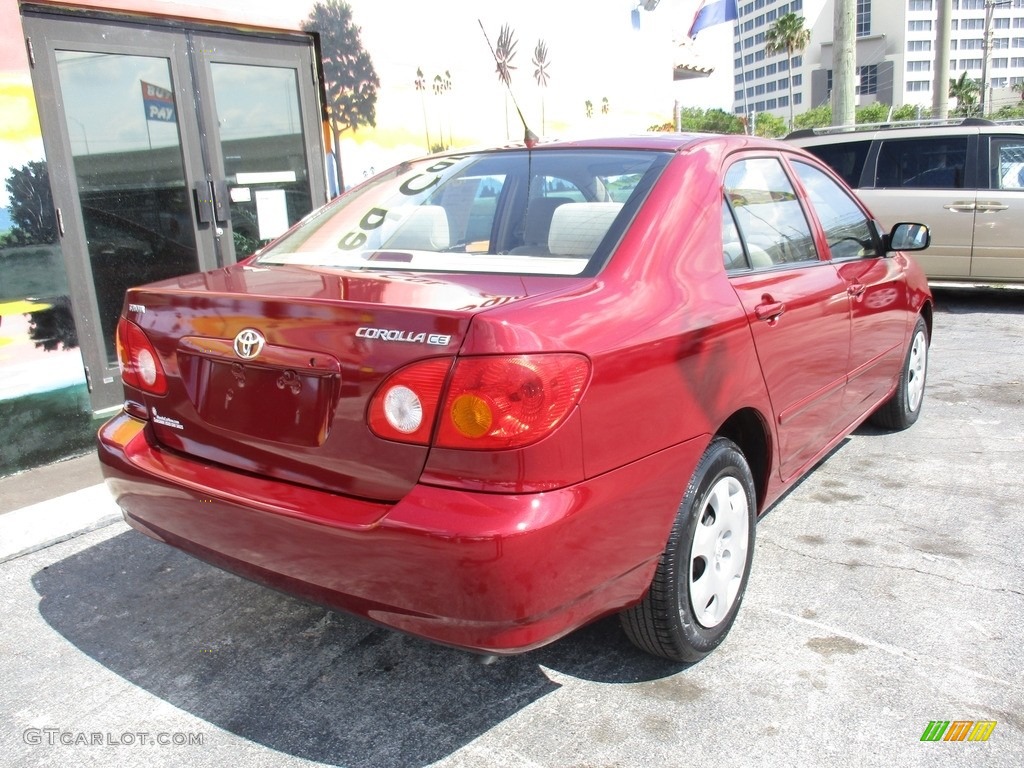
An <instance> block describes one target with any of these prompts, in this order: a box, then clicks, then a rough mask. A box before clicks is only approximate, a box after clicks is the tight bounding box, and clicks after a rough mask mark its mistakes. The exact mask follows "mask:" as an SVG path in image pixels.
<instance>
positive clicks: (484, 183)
mask: <svg viewBox="0 0 1024 768" xmlns="http://www.w3.org/2000/svg"><path fill="white" fill-rule="evenodd" d="M668 158H669V155H668V154H667V153H662V152H649V151H632V150H593V149H586V150H584V149H578V150H571V149H570V150H553V149H552V150H534V151H532V152H530V151H526V150H514V151H513V150H510V151H503V152H493V153H485V154H464V155H451V156H447V157H441V158H431V159H427V160H423V161H417V162H409V163H403V164H402V165H400V166H397V167H396V168H394V169H392V170H391V171H388V172H386V173H384V174H382V175H381V176H379V177H377V178H375V179H373V180H371V181H369V182H367V183H366V184H364V185H362V186H361V187H359V188H358V189H356V190H354V191H353V192H351V193H350V194H348V195H346V196H344V197H343V198H341V199H340V200H338V201H337V202H335V203H332V204H331V205H329V206H327V207H326V208H324V209H322V210H321V211H320V212H318V213H316V214H314V215H312V216H311V217H309V218H308V219H307V220H306V221H305V222H303V223H302V224H301V225H300V226H299V227H298V228H297V229H296V230H295V231H294V232H291V233H289V234H288V235H286V236H285V237H284V238H283V239H282V240H280V241H279V242H277V243H275V244H274V245H273V246H272V247H271V248H269V249H267V250H266V251H264V252H263V253H262V254H260V256H259V257H257V259H256V263H259V264H300V265H308V266H324V267H337V268H342V269H387V270H388V271H395V270H408V271H416V272H420V271H439V272H505V273H513V274H543V275H578V274H583V273H585V272H588V273H592V272H594V271H595V268H597V267H599V266H600V264H602V263H603V262H604V260H605V259H606V258H607V256H608V255H609V254H610V252H611V249H612V248H613V247H614V245H615V244H616V243H617V242H618V240H619V238H620V237H621V235H622V232H623V231H624V229H625V226H626V224H627V223H628V221H629V220H630V219H631V218H632V216H633V214H634V213H635V211H636V209H637V207H638V205H639V203H640V202H641V201H642V199H643V197H644V196H645V195H646V193H647V191H648V190H649V189H650V188H651V186H652V185H653V183H654V180H655V178H656V177H657V175H658V174H659V173H660V171H661V169H662V168H664V166H665V165H666V164H667V162H668Z"/></svg>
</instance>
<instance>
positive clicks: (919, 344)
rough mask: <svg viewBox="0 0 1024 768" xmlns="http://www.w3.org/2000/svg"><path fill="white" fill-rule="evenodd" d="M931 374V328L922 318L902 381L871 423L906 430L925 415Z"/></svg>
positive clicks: (905, 363) (913, 338) (913, 339)
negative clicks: (924, 408) (927, 387)
mask: <svg viewBox="0 0 1024 768" xmlns="http://www.w3.org/2000/svg"><path fill="white" fill-rule="evenodd" d="M927 375H928V327H927V326H926V325H925V322H924V318H923V317H918V318H917V323H916V324H915V325H914V333H913V334H912V335H911V337H910V346H909V347H908V348H907V356H906V358H905V359H904V361H903V369H902V370H901V371H900V381H899V384H897V386H896V391H895V392H893V395H892V397H890V398H889V399H888V400H886V401H885V402H884V403H882V405H881V406H879V408H878V410H877V411H875V412H874V413H873V414H872V415H871V421H872V422H873V423H874V424H876V425H878V426H880V427H884V428H886V429H906V428H907V427H909V426H910V425H911V424H913V423H914V422H915V421H917V417H918V416H920V415H921V406H922V405H923V404H924V383H925V379H926V378H927Z"/></svg>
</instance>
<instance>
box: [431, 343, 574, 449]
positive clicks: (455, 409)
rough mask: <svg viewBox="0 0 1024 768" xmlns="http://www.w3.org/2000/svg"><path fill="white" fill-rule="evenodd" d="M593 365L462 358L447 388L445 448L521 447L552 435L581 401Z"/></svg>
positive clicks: (553, 357) (441, 435)
mask: <svg viewBox="0 0 1024 768" xmlns="http://www.w3.org/2000/svg"><path fill="white" fill-rule="evenodd" d="M589 376H590V362H589V361H588V360H587V358H585V357H583V356H582V355H577V354H563V353H557V354H537V355H502V356H495V357H490V356H486V357H464V358H460V359H459V361H458V363H457V364H456V366H455V371H454V373H453V374H452V381H451V384H450V385H449V387H448V391H447V395H446V397H445V403H444V407H443V409H442V413H441V422H440V425H439V426H438V433H437V438H436V440H435V441H434V442H435V444H436V445H437V446H438V447H440V448H470V449H475V450H496V449H502V448H506V449H507V448H521V447H522V446H524V445H529V444H530V443H533V442H536V441H537V440H540V439H541V438H542V437H544V436H546V435H547V434H549V433H550V432H551V431H553V430H554V429H555V427H557V426H558V425H559V424H561V423H562V422H563V421H564V420H565V418H566V417H567V416H568V415H569V413H570V411H572V409H573V408H574V407H575V405H576V403H578V402H579V399H580V396H581V395H582V394H583V389H584V387H585V386H586V384H587V379H588V378H589Z"/></svg>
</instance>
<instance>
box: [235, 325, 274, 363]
mask: <svg viewBox="0 0 1024 768" xmlns="http://www.w3.org/2000/svg"><path fill="white" fill-rule="evenodd" d="M266 341H267V340H266V339H264V338H263V334H262V333H260V332H259V331H257V330H255V329H253V328H246V329H245V330H243V331H239V333H238V335H237V336H235V344H234V346H235V354H236V355H238V356H239V357H240V358H242V359H243V360H252V359H253V358H254V357H256V355H258V354H259V353H260V352H262V351H263V345H264V344H265V343H266Z"/></svg>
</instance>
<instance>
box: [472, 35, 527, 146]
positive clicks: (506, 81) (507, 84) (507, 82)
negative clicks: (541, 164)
mask: <svg viewBox="0 0 1024 768" xmlns="http://www.w3.org/2000/svg"><path fill="white" fill-rule="evenodd" d="M476 23H477V24H479V25H480V31H481V32H483V33H484V40H486V41H487V47H488V48H489V49H490V51H491V56H492V57H493V58H494V63H495V64H496V65H498V67H501V62H500V61H498V54H497V53H495V52H494V46H493V45H491V38H489V37H488V36H487V30H486V29H484V23H483V22H482V21H480V19H477V20H476ZM498 42H499V43H500V42H501V40H500V39H499V40H498ZM499 79H500V80H501V82H503V83H504V84H505V89H506V90H507V91H508V95H509V96H511V97H512V106H514V107H515V108H516V113H517V114H518V115H519V121H520V122H521V123H522V124H523V130H524V131H525V135H524V136H523V143H524V144H526V148H527V149H533V148H534V147H535V146H536V145H537V142H538V141H539V139H538V138H537V134H535V133H534V132H533V131H531V130H530V126H528V125H527V124H526V118H525V117H523V110H521V109H520V108H519V102H518V101H516V95H515V94H514V93H512V83H511V82H510V80H511V78H508V79H506V78H505V77H501V78H499Z"/></svg>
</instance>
